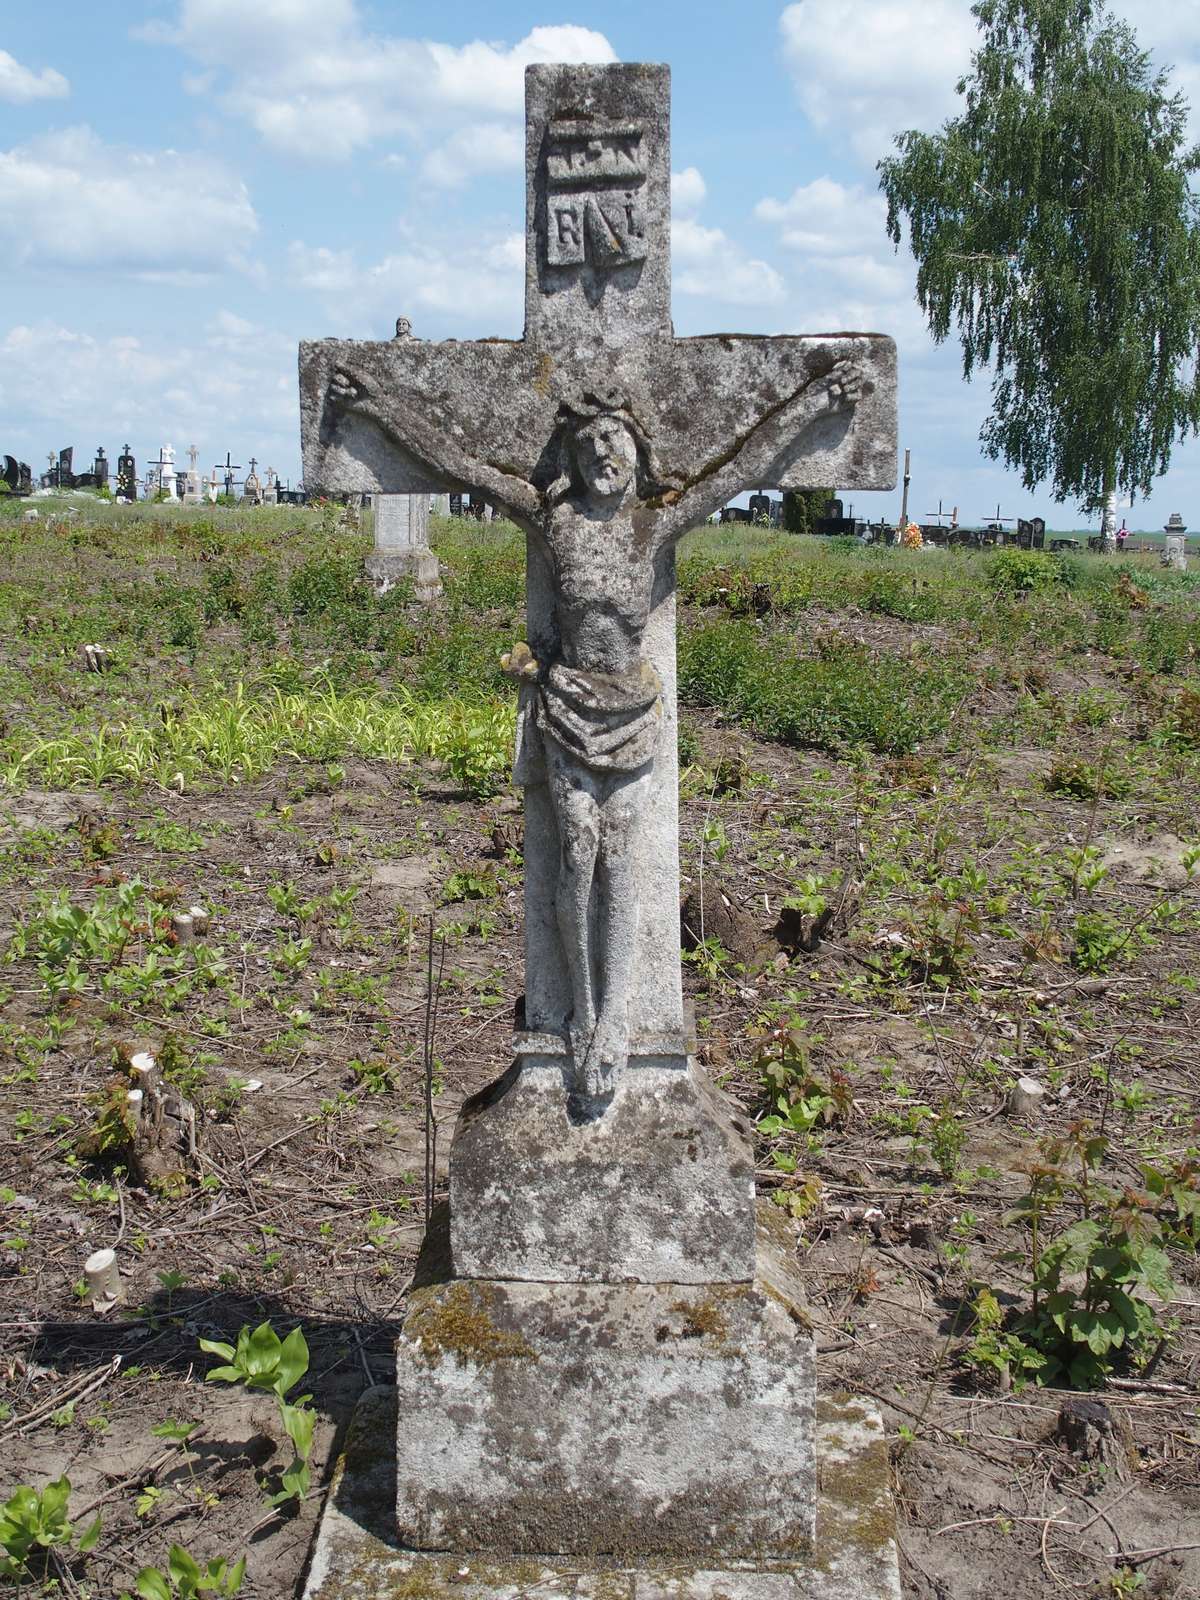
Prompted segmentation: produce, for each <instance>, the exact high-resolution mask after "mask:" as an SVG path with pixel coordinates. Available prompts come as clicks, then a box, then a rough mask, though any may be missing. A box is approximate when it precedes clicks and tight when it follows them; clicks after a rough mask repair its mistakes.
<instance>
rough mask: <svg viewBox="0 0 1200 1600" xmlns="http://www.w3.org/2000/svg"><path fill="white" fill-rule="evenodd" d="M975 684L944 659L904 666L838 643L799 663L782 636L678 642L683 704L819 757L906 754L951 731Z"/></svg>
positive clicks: (705, 634) (708, 634)
mask: <svg viewBox="0 0 1200 1600" xmlns="http://www.w3.org/2000/svg"><path fill="white" fill-rule="evenodd" d="M968 682H969V680H968V679H967V676H966V673H965V671H964V670H963V669H961V668H960V667H959V666H958V665H957V663H955V662H954V661H952V660H949V659H947V658H945V656H944V655H943V656H942V658H940V659H933V658H930V659H928V660H924V659H922V658H920V657H918V656H906V657H901V656H898V655H893V654H891V653H889V652H885V651H878V652H872V651H870V650H868V649H867V648H866V647H865V646H863V645H860V644H857V643H855V642H854V641H851V640H846V639H840V638H835V639H831V640H827V641H825V643H824V644H823V647H822V649H821V653H820V654H819V655H817V656H816V657H797V656H795V655H792V654H791V653H790V651H789V649H788V644H787V643H785V637H784V636H783V635H766V636H764V635H763V634H762V633H761V632H760V631H759V630H758V629H756V628H755V627H753V626H752V625H751V624H749V623H744V622H716V623H710V624H708V625H707V626H706V627H703V628H700V629H698V630H697V631H696V632H695V633H691V634H687V635H685V636H684V638H683V639H682V640H681V641H680V651H679V692H680V695H681V697H683V698H685V699H688V700H690V701H692V702H694V703H700V704H704V705H713V706H718V707H720V708H721V710H722V711H724V712H726V713H727V714H729V715H731V716H734V717H736V718H738V719H739V720H740V721H743V722H745V723H747V724H748V725H749V726H750V727H752V728H754V729H755V731H756V732H758V733H761V734H763V735H765V736H766V737H768V738H775V739H781V740H784V741H785V742H786V743H789V744H796V745H806V746H810V747H812V748H814V749H821V750H842V749H844V748H845V747H846V746H849V745H866V746H868V747H869V748H871V749H874V750H878V751H880V752H884V753H888V754H892V753H895V754H904V753H907V752H908V751H911V750H913V749H915V748H916V746H917V745H918V744H919V743H920V742H921V741H922V740H923V739H926V738H930V737H932V736H933V735H935V734H937V733H940V732H941V731H942V730H943V729H944V728H945V727H946V725H947V724H948V722H949V720H950V717H951V715H952V714H953V712H954V710H955V709H956V707H957V706H958V704H959V703H960V701H961V700H962V698H963V696H964V694H965V693H966V692H967V688H968Z"/></svg>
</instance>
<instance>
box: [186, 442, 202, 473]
mask: <svg viewBox="0 0 1200 1600" xmlns="http://www.w3.org/2000/svg"><path fill="white" fill-rule="evenodd" d="M187 455H188V460H189V461H190V462H191V464H192V474H193V476H194V475H195V472H196V462H197V461H198V460H199V459H200V452H199V450H197V448H196V446H195V445H194V444H190V445H188V448H187Z"/></svg>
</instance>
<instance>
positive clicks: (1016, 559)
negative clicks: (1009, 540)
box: [984, 545, 1065, 597]
mask: <svg viewBox="0 0 1200 1600" xmlns="http://www.w3.org/2000/svg"><path fill="white" fill-rule="evenodd" d="M1064 579H1065V569H1064V567H1063V564H1062V562H1061V561H1059V560H1058V559H1057V557H1055V556H1052V555H1046V554H1045V553H1044V552H1042V551H1041V550H1021V549H1019V548H1018V547H1017V546H1016V545H1010V546H1008V547H1007V548H1005V549H1003V550H997V551H996V552H995V554H994V555H991V556H989V557H988V559H987V564H986V566H985V567H984V581H985V582H986V584H987V586H988V588H989V589H991V590H992V592H993V593H994V594H1002V595H1007V596H1010V597H1017V596H1021V595H1026V594H1034V593H1043V594H1044V593H1047V592H1050V593H1052V592H1053V591H1054V590H1055V589H1060V588H1061V587H1062V586H1063V582H1064Z"/></svg>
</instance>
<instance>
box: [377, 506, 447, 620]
mask: <svg viewBox="0 0 1200 1600" xmlns="http://www.w3.org/2000/svg"><path fill="white" fill-rule="evenodd" d="M372 504H373V507H374V512H375V548H374V550H372V551H371V553H370V555H369V556H368V557H367V560H366V574H367V577H368V578H369V579H370V580H371V582H372V583H373V584H374V585H375V587H376V589H377V590H378V591H379V593H380V594H386V593H387V592H388V590H389V589H392V588H395V586H396V584H397V583H398V582H400V581H401V580H402V579H404V578H411V579H412V583H413V588H414V590H415V592H416V596H417V599H418V600H434V599H436V598H437V596H438V595H440V594H441V592H442V580H441V569H440V568H439V566H438V558H437V557H436V556H435V555H434V553H433V551H432V550H431V549H430V548H429V496H428V495H427V494H377V495H375V497H374V499H373V502H372Z"/></svg>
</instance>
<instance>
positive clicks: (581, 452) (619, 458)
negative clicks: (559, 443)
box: [574, 417, 637, 500]
mask: <svg viewBox="0 0 1200 1600" xmlns="http://www.w3.org/2000/svg"><path fill="white" fill-rule="evenodd" d="M574 449H575V462H576V465H577V466H578V468H579V475H580V477H581V478H582V479H583V481H584V483H585V484H586V485H587V487H588V489H589V490H590V491H591V493H592V494H594V495H596V496H598V497H599V498H601V499H604V500H610V499H612V498H613V497H614V496H616V495H619V494H624V492H625V491H626V489H628V488H629V486H630V484H631V483H632V482H633V480H634V476H635V474H636V472H637V445H636V444H635V443H634V438H633V435H632V434H631V433H630V431H629V429H628V428H627V427H626V426H625V424H624V423H623V422H622V421H621V420H620V418H619V417H597V418H596V419H595V420H594V421H593V422H587V423H585V424H584V425H583V427H582V428H579V429H578V430H577V431H576V434H575V439H574Z"/></svg>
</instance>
